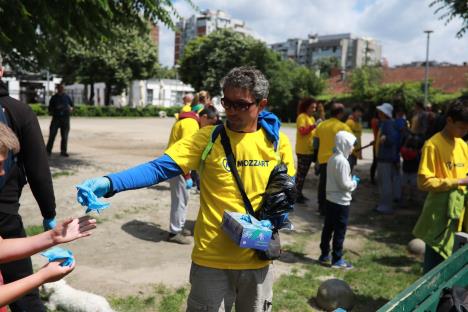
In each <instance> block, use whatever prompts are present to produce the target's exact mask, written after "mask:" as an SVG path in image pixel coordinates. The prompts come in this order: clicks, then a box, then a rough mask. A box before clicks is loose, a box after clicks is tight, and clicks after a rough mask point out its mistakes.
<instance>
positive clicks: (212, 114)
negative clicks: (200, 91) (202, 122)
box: [198, 106, 218, 119]
mask: <svg viewBox="0 0 468 312" xmlns="http://www.w3.org/2000/svg"><path fill="white" fill-rule="evenodd" d="M203 115H206V117H208V119H214V118H216V119H218V111H217V110H216V108H215V107H214V106H205V108H204V109H203V110H202V111H201V112H199V113H198V116H200V117H201V116H203Z"/></svg>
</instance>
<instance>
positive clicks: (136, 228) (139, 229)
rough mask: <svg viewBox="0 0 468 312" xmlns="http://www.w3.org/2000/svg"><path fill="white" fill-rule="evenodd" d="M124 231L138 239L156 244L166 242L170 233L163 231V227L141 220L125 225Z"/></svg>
mask: <svg viewBox="0 0 468 312" xmlns="http://www.w3.org/2000/svg"><path fill="white" fill-rule="evenodd" d="M122 230H124V231H125V232H126V233H128V234H130V235H132V236H134V237H136V238H139V239H142V240H145V241H150V242H155V243H159V242H161V241H165V240H166V239H167V237H168V236H169V232H168V231H166V230H163V229H161V225H159V224H156V223H153V222H146V221H139V220H132V221H129V222H127V223H125V224H124V225H122Z"/></svg>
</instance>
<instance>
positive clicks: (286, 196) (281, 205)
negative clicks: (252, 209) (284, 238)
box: [258, 163, 297, 220]
mask: <svg viewBox="0 0 468 312" xmlns="http://www.w3.org/2000/svg"><path fill="white" fill-rule="evenodd" d="M296 198H297V191H296V183H295V180H294V178H293V177H291V176H289V175H288V168H287V167H286V165H285V164H283V163H281V164H279V165H277V166H276V167H275V168H274V169H273V171H272V172H271V175H270V178H269V180H268V184H267V187H266V190H265V193H264V194H263V198H262V203H261V204H260V207H261V208H260V210H259V213H258V217H259V219H260V220H265V219H271V218H275V217H278V216H280V215H282V214H284V213H286V212H289V211H292V210H293V207H294V203H295V202H296Z"/></svg>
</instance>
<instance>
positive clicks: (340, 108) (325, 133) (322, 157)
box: [314, 103, 351, 216]
mask: <svg viewBox="0 0 468 312" xmlns="http://www.w3.org/2000/svg"><path fill="white" fill-rule="evenodd" d="M330 114H331V117H330V118H329V119H327V120H325V121H322V122H321V123H320V124H319V125H318V126H317V129H315V132H314V140H315V142H314V145H318V155H317V162H318V163H319V172H320V179H319V185H318V188H317V198H318V210H319V212H320V215H322V216H324V215H325V202H326V184H327V162H328V159H329V158H330V157H331V156H332V155H333V148H334V147H335V136H336V134H337V133H338V131H341V130H344V131H348V132H351V129H349V127H348V126H347V125H346V124H345V123H344V122H342V121H341V120H342V119H343V118H344V105H343V104H341V103H333V104H332V107H331V110H330Z"/></svg>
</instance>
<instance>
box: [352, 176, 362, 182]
mask: <svg viewBox="0 0 468 312" xmlns="http://www.w3.org/2000/svg"><path fill="white" fill-rule="evenodd" d="M353 181H354V182H356V184H359V182H361V178H360V177H358V176H357V175H353Z"/></svg>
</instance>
